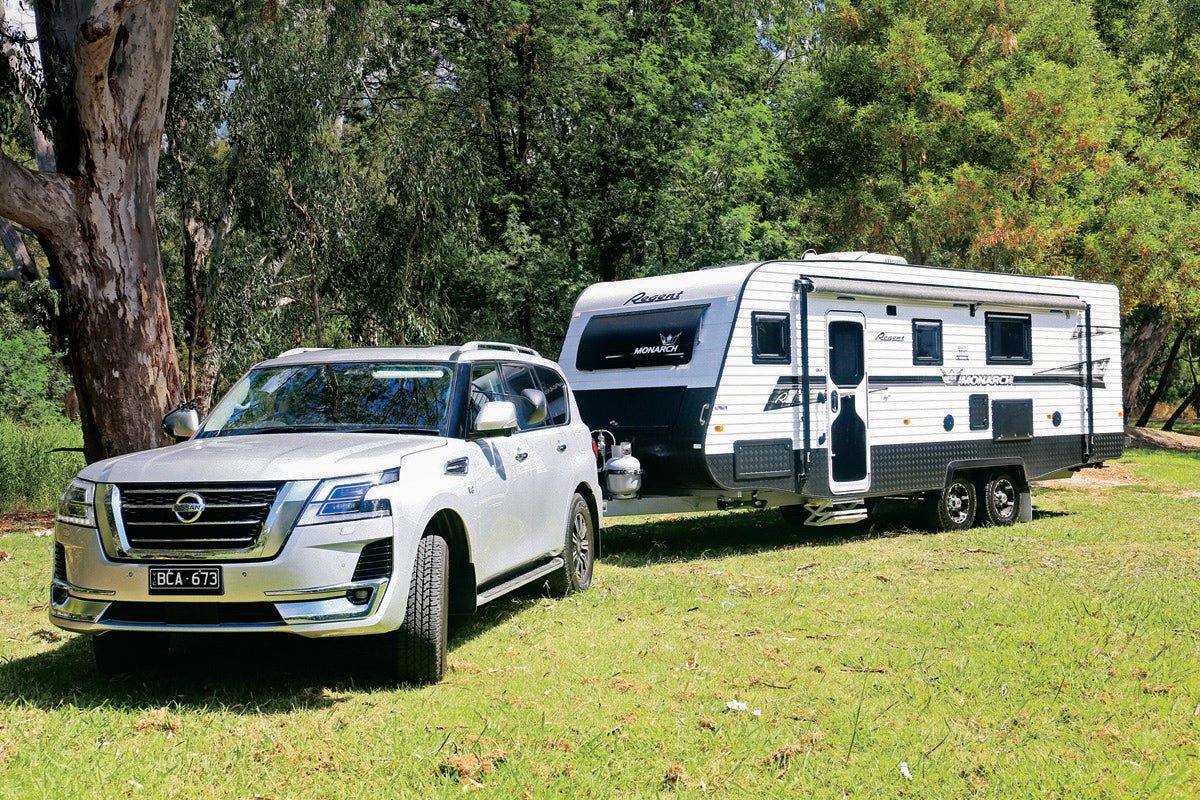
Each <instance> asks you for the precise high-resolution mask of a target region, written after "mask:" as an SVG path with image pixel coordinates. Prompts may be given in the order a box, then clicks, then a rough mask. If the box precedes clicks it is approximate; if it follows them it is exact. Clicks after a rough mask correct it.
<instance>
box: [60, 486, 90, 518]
mask: <svg viewBox="0 0 1200 800" xmlns="http://www.w3.org/2000/svg"><path fill="white" fill-rule="evenodd" d="M95 497H96V484H94V483H92V482H91V481H85V480H81V479H80V478H76V479H75V480H73V481H71V485H70V486H68V487H67V490H66V491H65V492H63V493H62V497H60V498H58V521H59V522H69V523H70V524H72V525H83V526H84V527H86V528H94V527H96V505H95Z"/></svg>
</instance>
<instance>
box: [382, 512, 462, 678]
mask: <svg viewBox="0 0 1200 800" xmlns="http://www.w3.org/2000/svg"><path fill="white" fill-rule="evenodd" d="M449 589H450V548H449V546H448V545H447V544H446V540H445V539H443V538H442V537H441V536H437V535H433V534H431V535H429V536H425V537H423V538H422V539H421V541H420V542H418V543H417V560H416V564H414V565H413V576H412V583H411V584H409V587H408V605H407V606H406V607H405V609H404V624H403V625H401V626H400V629H399V630H397V631H394V632H393V633H390V634H386V635H385V638H386V640H387V643H388V648H387V651H388V656H389V659H390V660H391V665H390V666H392V667H393V671H394V675H395V677H396V678H398V679H399V680H400V681H401V682H403V683H414V684H425V683H437V682H438V681H440V680H441V679H442V676H444V675H445V674H446V650H447V649H448V648H447V634H446V630H447V627H448V617H449V613H450V592H449Z"/></svg>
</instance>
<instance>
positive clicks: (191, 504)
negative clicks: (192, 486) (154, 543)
mask: <svg viewBox="0 0 1200 800" xmlns="http://www.w3.org/2000/svg"><path fill="white" fill-rule="evenodd" d="M204 505H205V504H204V498H203V497H201V496H200V495H199V494H197V493H196V492H184V493H183V494H181V495H179V497H177V498H175V505H173V506H171V510H172V511H174V512H175V519H177V520H179V521H180V522H183V523H189V522H195V521H196V520H198V519H200V515H201V514H203V513H204Z"/></svg>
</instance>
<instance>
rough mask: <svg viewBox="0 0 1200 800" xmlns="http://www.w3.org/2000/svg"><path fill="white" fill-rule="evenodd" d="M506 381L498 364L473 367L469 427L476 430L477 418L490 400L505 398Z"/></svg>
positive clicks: (485, 363) (481, 364)
mask: <svg viewBox="0 0 1200 800" xmlns="http://www.w3.org/2000/svg"><path fill="white" fill-rule="evenodd" d="M503 399H505V398H504V382H503V381H502V380H501V379H500V368H499V367H498V366H497V365H496V364H491V363H487V362H484V363H480V364H475V365H474V366H472V367H471V396H470V399H469V401H468V402H469V406H470V407H469V408H468V409H467V429H468V430H472V431H473V430H475V418H476V417H477V416H478V415H479V411H480V409H482V408H483V406H484V405H485V404H486V403H487V402H488V401H489V400H503Z"/></svg>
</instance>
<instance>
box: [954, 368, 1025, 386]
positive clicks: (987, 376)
mask: <svg viewBox="0 0 1200 800" xmlns="http://www.w3.org/2000/svg"><path fill="white" fill-rule="evenodd" d="M942 383H944V384H946V385H947V386H1012V384H1013V376H1012V375H997V374H995V373H988V372H964V371H963V370H961V369H944V370H942Z"/></svg>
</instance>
